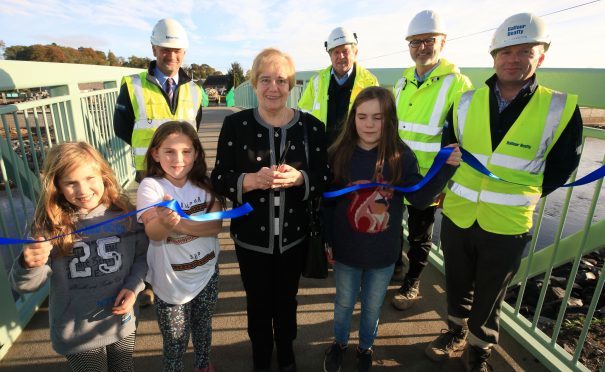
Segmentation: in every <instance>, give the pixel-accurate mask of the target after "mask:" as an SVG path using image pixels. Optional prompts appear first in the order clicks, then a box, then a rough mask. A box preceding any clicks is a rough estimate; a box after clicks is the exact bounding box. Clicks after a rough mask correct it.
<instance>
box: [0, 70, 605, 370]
mask: <svg viewBox="0 0 605 372" xmlns="http://www.w3.org/2000/svg"><path fill="white" fill-rule="evenodd" d="M370 70H371V71H372V72H373V73H374V74H376V75H377V77H378V79H379V81H380V82H381V85H384V86H393V85H394V84H395V82H396V81H397V79H398V78H399V77H400V76H401V73H402V69H370ZM137 71H139V70H135V69H125V68H115V67H107V66H86V65H68V64H54V63H39V62H20V61H0V92H1V91H15V90H19V91H23V90H29V91H30V92H45V94H44V95H40V96H45V95H46V93H47V94H48V97H46V98H41V99H38V100H31V101H26V102H20V103H16V104H4V105H0V118H1V125H0V133H1V134H2V138H0V175H1V178H0V203H1V206H2V207H1V208H0V235H1V236H8V237H17V236H23V235H24V234H25V223H26V222H27V221H28V220H30V219H31V218H32V215H33V209H34V205H35V201H36V200H37V197H38V195H39V183H38V175H39V171H40V167H41V165H42V162H43V160H44V155H45V152H46V150H47V149H48V147H50V146H52V145H53V144H56V143H60V142H63V141H69V140H83V141H87V142H89V143H91V144H93V145H94V146H95V147H96V148H97V149H99V150H100V151H101V152H102V153H103V154H104V156H105V157H106V158H107V159H108V161H109V162H110V163H111V164H112V167H113V169H114V171H115V172H116V174H117V176H118V178H119V179H120V181H121V182H122V184H123V185H124V186H126V187H128V186H129V185H131V182H132V179H133V169H132V166H131V162H130V149H129V148H128V147H127V146H125V145H124V144H123V143H122V142H121V140H119V139H117V138H116V137H115V136H114V135H113V129H112V115H113V110H114V106H115V100H116V97H117V92H118V88H119V83H120V79H121V77H122V76H123V75H126V74H131V73H135V72H137ZM463 73H465V74H467V75H468V76H469V77H470V78H471V80H472V81H473V84H474V85H475V86H481V85H482V84H483V81H484V80H485V79H486V78H487V77H489V76H490V75H491V73H492V70H491V69H481V68H471V69H463ZM310 76H312V72H299V73H297V86H296V87H295V88H294V89H293V90H292V93H291V97H290V99H289V105H291V106H293V107H294V106H295V104H296V102H297V100H298V97H299V96H300V94H301V92H302V89H303V87H304V84H305V82H306V81H308V79H309V78H310ZM539 79H540V83H541V84H543V85H545V86H548V87H551V88H554V89H557V90H562V91H567V92H570V93H575V94H579V96H580V105H581V106H582V107H583V117H584V119H585V124H586V123H590V124H592V123H591V122H592V121H595V120H596V121H600V120H601V119H602V117H603V116H605V115H602V114H601V110H602V109H605V101H603V98H602V95H601V94H600V91H601V89H602V87H603V86H605V69H541V70H540V71H539ZM0 104H2V102H0ZM255 104H256V101H255V97H254V94H253V91H252V89H251V87H250V85H249V84H248V83H244V84H242V85H240V86H239V87H238V88H237V89H236V92H235V105H236V106H237V107H240V108H246V107H253V106H254V105H255ZM232 110H233V109H227V108H221V107H217V108H211V109H208V110H206V111H205V113H204V121H203V124H202V127H201V129H200V138H201V139H202V142H203V145H204V147H205V149H206V150H207V151H208V152H209V154H208V155H209V156H208V157H209V165H210V166H212V165H213V164H214V158H213V156H214V153H215V149H216V138H217V136H218V132H219V131H220V125H221V123H222V118H223V117H224V116H225V115H227V114H229V113H230V112H232ZM593 117H598V118H600V119H594V118H593ZM600 123H601V125H605V124H603V121H600ZM604 141H605V130H602V129H598V128H597V127H594V126H587V127H585V130H584V150H583V155H582V165H581V167H580V170H579V171H578V174H577V175H574V176H573V177H572V178H573V179H575V178H576V176H577V177H578V178H579V177H580V176H583V175H584V174H586V173H588V172H589V171H591V170H594V169H596V168H598V167H599V166H601V165H602V164H603V163H604V162H605V156H604V149H605V146H603V145H604V144H605V142H604ZM602 191H603V185H602V179H601V180H598V181H596V182H593V183H592V184H590V185H587V186H582V187H577V188H574V189H571V188H570V189H566V190H559V191H557V192H555V193H553V194H552V195H550V196H549V197H548V198H546V199H544V200H542V202H541V204H540V206H539V208H538V210H537V212H536V215H535V228H534V238H533V240H532V245H531V248H530V250H529V252H527V255H526V257H525V258H524V260H523V262H522V265H521V268H520V270H519V272H518V273H517V275H516V277H515V279H514V280H513V284H512V285H511V288H509V293H510V295H509V296H508V298H507V303H506V304H505V305H504V308H503V311H502V327H503V329H504V332H503V337H502V338H503V340H502V342H501V345H500V346H499V347H498V348H497V349H496V356H495V357H493V358H492V359H493V360H492V362H493V364H494V367H495V368H496V369H497V370H545V369H549V370H574V371H583V370H601V371H605V348H603V346H602V344H601V343H600V342H602V339H603V334H602V333H601V334H599V333H598V332H602V331H603V324H604V323H605V320H604V318H605V314H604V313H605V301H604V300H603V295H602V290H603V284H604V281H605V269H604V266H603V260H602V258H598V256H596V255H595V252H597V251H599V250H600V249H601V248H603V247H604V246H605V203H604V197H603V193H602ZM225 225H226V227H225V229H224V232H223V233H222V234H221V236H220V238H221V244H222V248H223V252H222V253H221V262H220V269H221V288H220V299H219V305H218V308H217V311H216V315H215V318H214V319H213V327H214V340H213V356H212V358H213V360H214V361H215V366H216V367H217V370H225V371H245V370H248V369H249V368H250V365H249V361H250V360H251V356H250V350H249V345H248V342H247V336H246V332H245V328H246V320H245V319H246V318H245V297H244V294H243V289H242V286H241V281H240V280H239V275H238V273H239V270H238V267H237V260H236V258H235V253H234V251H233V246H232V242H231V241H230V239H229V237H228V233H227V232H228V222H226V223H225ZM435 235H436V236H438V235H437V234H435ZM20 249H21V247H20V246H17V245H7V246H0V308H1V309H2V311H1V313H0V359H2V360H0V367H1V368H2V369H3V370H5V369H6V370H11V371H24V370H29V369H32V368H34V369H35V368H41V367H44V368H46V369H47V370H51V371H52V370H62V369H64V368H66V365H65V364H64V362H63V359H62V358H61V357H60V356H58V355H56V354H54V353H53V352H52V350H51V349H50V345H49V341H48V340H49V338H48V337H49V336H48V328H47V327H48V320H47V317H48V315H47V314H46V311H47V308H46V305H45V304H44V300H45V298H46V297H47V295H48V287H46V288H44V289H42V290H40V291H39V292H37V293H34V294H28V295H19V294H17V293H15V292H13V291H12V290H11V289H10V286H9V283H8V281H7V273H8V270H9V269H10V266H11V265H12V262H13V260H14V259H15V257H17V256H18V254H19V252H20ZM431 262H432V264H433V266H432V267H431V268H429V269H428V270H427V272H426V273H425V274H423V280H422V284H421V294H422V296H423V298H422V300H421V301H420V303H419V304H418V306H417V307H415V308H413V309H411V310H409V311H408V312H398V311H396V310H394V309H393V308H392V307H391V306H390V304H389V302H390V297H392V295H393V294H394V292H395V290H396V288H397V285H396V284H393V285H392V286H391V287H390V288H389V293H388V294H387V299H386V301H385V305H384V307H383V316H382V317H381V325H380V330H379V337H378V339H377V342H376V357H377V368H384V369H392V370H407V369H410V370H418V371H430V370H434V369H436V368H437V366H436V365H435V364H432V362H430V361H428V360H427V359H425V358H423V355H422V352H423V349H424V347H425V346H426V343H427V342H429V341H431V340H432V339H433V338H434V337H436V336H437V335H438V334H439V333H440V329H441V328H443V327H445V321H444V318H445V314H446V311H445V295H444V288H445V287H444V283H443V275H442V270H443V259H442V255H441V253H440V251H439V248H438V246H435V247H434V249H433V251H432V252H431ZM569 278H571V279H569ZM580 292H582V293H580ZM333 295H334V288H333V279H332V277H331V276H330V278H328V279H326V280H321V281H317V280H308V279H304V280H303V281H302V283H301V291H300V298H299V300H300V309H299V321H300V327H299V337H298V340H297V345H296V348H297V349H296V352H297V356H298V359H297V361H298V363H299V369H300V370H301V371H307V370H319V368H320V365H321V359H322V356H323V354H322V351H323V349H324V348H325V347H327V345H328V344H329V342H330V340H331V337H332V335H331V315H332V314H331V311H332V308H331V304H332V300H333ZM580 295H582V296H581V298H580ZM561 304H562V305H561ZM28 324H29V325H28ZM353 331H354V332H355V331H356V329H353ZM355 340H356V335H355V336H354V337H352V343H355ZM595 345H596V347H595ZM351 354H353V353H351ZM234 356H235V357H234ZM349 359H350V360H348V362H347V361H345V367H346V366H347V363H349V364H351V365H352V363H353V360H352V359H353V356H352V355H351V356H350V358H349ZM160 361H161V338H160V336H159V333H158V330H157V325H155V319H154V313H153V310H151V309H149V308H148V309H143V310H142V316H141V322H140V325H139V330H138V336H137V348H136V352H135V363H136V366H137V370H138V369H143V368H147V369H149V370H156V369H158V363H160ZM188 362H189V363H191V355H190V353H189V354H188ZM189 365H190V364H189ZM445 368H447V369H448V370H459V369H460V368H461V365H460V363H459V362H458V361H457V360H452V361H450V362H448V364H447V365H446V366H445Z"/></svg>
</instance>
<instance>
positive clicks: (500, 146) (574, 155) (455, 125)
mask: <svg viewBox="0 0 605 372" xmlns="http://www.w3.org/2000/svg"><path fill="white" fill-rule="evenodd" d="M549 45H550V36H549V34H548V32H547V30H546V26H545V24H544V22H543V21H542V19H540V18H539V17H537V16H535V15H533V14H530V13H521V14H515V15H513V16H511V17H509V18H507V19H506V20H505V21H504V23H502V24H501V25H500V26H499V27H498V28H497V29H496V32H495V33H494V36H493V39H492V43H491V46H490V48H489V51H490V53H491V55H492V57H493V60H494V69H495V70H496V73H495V75H493V76H492V77H491V78H489V79H488V80H487V81H486V84H487V86H486V87H482V88H480V89H477V90H471V91H467V92H465V93H463V94H462V95H461V96H460V97H459V98H457V99H456V101H455V102H454V107H453V110H452V112H451V116H448V119H447V124H446V128H445V129H444V134H443V137H444V138H443V142H444V143H451V142H458V143H459V145H460V146H461V147H462V148H464V149H466V150H467V151H469V152H470V153H472V154H473V155H474V156H475V157H476V158H477V159H478V160H479V161H480V162H481V163H482V164H483V165H485V166H486V167H487V168H488V169H489V170H490V171H491V172H492V173H494V174H495V175H497V176H498V177H500V178H501V179H503V180H506V181H503V180H496V179H493V178H491V177H488V176H485V175H483V174H482V173H480V172H478V171H476V170H475V169H473V168H471V167H470V166H469V165H468V164H467V163H462V165H461V166H460V168H459V169H458V170H457V172H456V174H455V175H454V177H453V178H452V182H451V184H450V185H448V187H447V188H446V195H445V200H444V203H443V214H444V217H443V221H442V225H441V244H442V249H443V254H444V259H445V275H446V292H447V311H448V319H447V321H448V331H447V332H444V333H442V334H441V335H440V336H439V337H437V339H435V340H434V341H433V342H431V343H430V344H429V345H428V347H427V349H426V354H427V355H428V356H429V357H430V358H431V359H433V360H444V359H447V358H449V357H450V356H451V355H452V354H453V352H455V351H456V350H460V349H462V348H464V350H465V351H464V353H463V359H464V362H465V365H466V367H467V369H468V370H472V371H487V370H488V364H487V360H488V358H489V356H490V353H491V350H492V347H493V345H494V344H496V343H498V333H499V326H498V324H499V313H500V308H501V305H502V301H503V299H504V296H505V293H506V288H507V286H508V285H509V284H510V281H511V279H512V277H513V276H514V274H515V272H516V271H517V269H518V268H519V264H520V261H521V256H522V254H523V251H524V250H525V248H526V247H527V245H528V244H529V242H530V240H531V237H530V234H529V230H530V229H531V227H532V215H533V212H534V209H535V207H536V204H537V203H538V201H539V199H540V197H544V196H545V195H547V194H548V193H550V192H551V191H553V190H554V189H556V188H557V187H559V186H560V185H562V184H563V183H564V182H565V181H566V180H567V179H568V178H569V176H570V174H571V173H572V172H573V171H574V169H576V167H577V165H578V163H579V159H580V148H581V141H582V118H581V116H580V110H579V108H578V106H577V102H578V97H577V96H575V95H572V94H567V93H561V92H557V91H554V90H551V89H548V88H545V87H543V86H541V85H539V83H538V79H537V77H536V70H537V69H538V67H540V66H541V65H542V63H543V62H544V58H545V52H546V51H547V50H548V47H549ZM450 123H451V125H450ZM507 181H508V182H507ZM467 340H468V341H467ZM465 346H466V347H465Z"/></svg>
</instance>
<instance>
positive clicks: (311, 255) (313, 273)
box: [302, 125, 328, 279]
mask: <svg viewBox="0 0 605 372" xmlns="http://www.w3.org/2000/svg"><path fill="white" fill-rule="evenodd" d="M303 128H304V129H303V130H304V135H305V156H306V157H307V164H309V145H308V137H307V126H306V125H303ZM319 205H320V198H315V199H309V200H308V201H307V215H308V216H309V228H308V233H307V243H308V244H307V254H306V256H305V262H304V268H303V272H302V276H304V277H305V278H311V279H325V278H327V277H328V258H327V257H326V250H325V248H324V240H323V236H322V232H321V222H320V217H319V213H320V207H319Z"/></svg>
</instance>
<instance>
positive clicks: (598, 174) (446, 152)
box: [323, 147, 605, 198]
mask: <svg viewBox="0 0 605 372" xmlns="http://www.w3.org/2000/svg"><path fill="white" fill-rule="evenodd" d="M452 151H454V149H453V148H451V147H444V148H442V149H441V150H440V151H439V152H438V153H437V156H435V160H434V161H433V164H432V165H431V167H430V168H429V171H428V172H427V174H426V176H425V177H424V178H423V179H422V181H420V182H418V183H417V184H415V185H412V186H409V187H400V186H394V185H389V184H385V183H377V182H372V183H364V184H358V185H353V186H349V187H345V188H343V189H340V190H335V191H328V192H325V193H324V194H323V196H324V198H336V197H338V196H342V195H344V194H348V193H350V192H353V191H357V190H360V189H366V188H370V187H389V188H392V189H394V190H396V191H400V192H414V191H416V190H418V189H420V188H422V187H423V186H424V185H426V183H427V182H429V181H430V180H431V178H433V177H434V176H435V174H437V172H439V170H440V169H441V167H443V165H444V164H445V162H446V160H447V158H448V157H449V156H450V154H451V153H452ZM460 151H461V152H462V161H464V162H465V163H466V164H468V165H469V166H470V167H472V168H473V169H475V170H476V171H477V172H480V173H482V174H484V175H486V176H488V177H490V178H493V179H496V180H500V181H502V182H508V183H513V184H516V185H519V184H518V183H515V182H510V181H507V180H505V179H502V178H500V177H498V176H497V175H495V174H493V173H492V172H490V170H489V169H487V168H486V167H485V166H484V165H483V164H482V163H481V162H480V161H479V160H478V159H477V158H476V157H474V156H473V154H471V153H470V152H468V151H466V150H465V149H463V148H462V147H460ZM604 176H605V166H601V167H600V168H598V169H596V170H594V171H592V172H590V173H589V174H587V175H586V176H584V177H582V178H580V179H579V180H576V181H574V182H571V183H568V184H565V185H562V186H561V187H573V186H581V185H585V184H587V183H590V182H593V181H596V180H598V179H599V178H603V177H604ZM523 186H532V185H523Z"/></svg>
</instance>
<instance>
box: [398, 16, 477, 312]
mask: <svg viewBox="0 0 605 372" xmlns="http://www.w3.org/2000/svg"><path fill="white" fill-rule="evenodd" d="M446 35H447V32H446V29H445V24H444V22H443V20H442V18H441V16H440V15H439V14H438V13H437V12H435V11H433V10H423V11H421V12H420V13H418V14H416V15H415V16H414V18H412V20H411V21H410V24H409V26H408V32H407V35H406V40H407V41H408V46H409V51H410V56H411V58H412V61H414V66H412V67H409V68H408V69H406V70H405V71H404V73H403V78H402V79H400V80H399V81H398V82H397V84H396V85H395V87H394V89H393V94H394V95H395V97H396V103H397V116H398V119H399V136H400V137H401V139H403V141H404V142H405V143H406V144H407V145H408V146H409V147H410V148H411V149H412V150H413V151H414V153H415V154H416V158H417V159H418V165H419V167H420V172H421V173H422V175H426V173H427V172H428V170H429V168H430V166H431V164H433V160H434V159H435V156H436V155H437V152H439V150H440V148H441V133H442V131H443V123H444V122H445V117H446V115H447V113H448V111H449V109H450V108H451V107H452V105H453V103H454V97H456V96H457V95H458V94H460V93H462V92H464V91H467V90H469V89H470V88H471V87H472V85H471V82H470V80H469V79H468V78H467V77H466V76H464V75H462V74H460V70H459V69H458V67H456V66H455V65H454V64H452V63H451V62H449V61H447V60H446V59H444V58H441V56H440V55H441V51H442V50H443V48H444V47H445V43H446V38H447V36H446ZM406 204H407V203H406ZM436 208H437V203H435V204H433V205H431V206H429V207H428V208H426V209H424V210H422V209H417V208H415V207H414V206H412V205H407V210H408V216H409V217H408V222H407V225H408V230H409V235H408V242H409V246H410V249H409V251H408V254H407V256H408V259H409V265H408V271H407V273H406V275H405V277H403V262H402V261H401V256H400V258H399V261H398V264H396V266H395V273H394V274H393V279H395V280H403V284H402V285H401V287H400V288H399V291H398V292H397V294H396V295H395V296H394V297H393V301H392V303H393V306H395V307H396V308H397V309H399V310H406V309H408V308H410V307H411V306H412V305H413V304H414V303H415V302H416V301H417V300H418V298H419V284H420V274H421V273H422V270H423V269H424V267H425V266H426V264H427V258H428V255H429V251H430V249H431V245H432V236H433V223H434V222H435V211H436ZM402 240H403V235H402Z"/></svg>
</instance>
